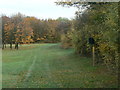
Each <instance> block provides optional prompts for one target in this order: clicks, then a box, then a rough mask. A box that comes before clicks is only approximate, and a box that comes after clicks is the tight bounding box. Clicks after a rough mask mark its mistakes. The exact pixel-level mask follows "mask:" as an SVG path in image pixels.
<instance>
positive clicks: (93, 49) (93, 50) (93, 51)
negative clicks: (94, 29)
mask: <svg viewBox="0 0 120 90" xmlns="http://www.w3.org/2000/svg"><path fill="white" fill-rule="evenodd" d="M92 54H93V66H95V46H94V45H93V47H92Z"/></svg>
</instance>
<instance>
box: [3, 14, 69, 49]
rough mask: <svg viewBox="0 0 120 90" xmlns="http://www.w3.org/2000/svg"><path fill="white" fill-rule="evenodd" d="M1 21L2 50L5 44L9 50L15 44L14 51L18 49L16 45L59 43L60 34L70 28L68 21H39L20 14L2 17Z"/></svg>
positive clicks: (62, 19)
mask: <svg viewBox="0 0 120 90" xmlns="http://www.w3.org/2000/svg"><path fill="white" fill-rule="evenodd" d="M2 20H3V24H2V31H3V32H2V38H3V39H2V42H3V49H4V48H5V46H6V44H10V48H11V49H12V48H13V47H12V44H15V49H18V46H19V45H18V44H25V43H38V42H49V43H55V42H60V37H61V33H66V31H68V30H69V29H70V26H71V24H70V20H68V19H64V18H59V19H56V20H53V19H46V20H40V19H37V18H35V17H29V16H25V15H22V14H21V13H18V14H16V15H13V16H11V17H7V16H5V15H3V16H2Z"/></svg>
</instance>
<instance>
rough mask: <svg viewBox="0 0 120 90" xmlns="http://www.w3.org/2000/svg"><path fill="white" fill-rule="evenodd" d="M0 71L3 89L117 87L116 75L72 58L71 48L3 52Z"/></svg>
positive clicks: (87, 60)
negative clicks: (0, 69)
mask: <svg viewBox="0 0 120 90" xmlns="http://www.w3.org/2000/svg"><path fill="white" fill-rule="evenodd" d="M29 47H30V48H29ZM5 53H7V54H5ZM10 55H11V57H10ZM19 55H20V56H19ZM7 56H9V57H7ZM14 56H15V57H16V59H15V58H14V59H13V57H14ZM17 56H18V57H17ZM3 70H4V71H3V87H6V88H9V87H15V88H16V87H19V88H60V87H61V88H102V87H111V88H112V87H113V88H114V87H117V76H115V75H111V74H109V73H108V71H107V70H106V68H105V67H103V66H95V67H93V66H92V59H91V58H86V57H80V56H79V55H75V53H74V50H73V49H62V48H60V46H59V44H37V45H36V44H35V45H28V46H26V45H22V46H21V47H20V50H18V51H17V50H13V51H10V50H8V49H6V50H4V51H3ZM12 83H14V84H12Z"/></svg>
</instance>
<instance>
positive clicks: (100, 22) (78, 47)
mask: <svg viewBox="0 0 120 90" xmlns="http://www.w3.org/2000/svg"><path fill="white" fill-rule="evenodd" d="M64 4H67V3H64ZM67 5H69V4H67ZM85 5H90V7H89V8H88V9H87V10H85V11H84V12H83V13H80V12H76V19H75V20H74V21H73V22H74V30H72V31H71V35H67V36H64V37H66V39H67V40H66V39H64V42H65V40H66V42H65V43H64V44H65V45H66V43H67V42H68V41H69V40H71V41H69V42H70V44H71V42H72V45H73V46H74V48H75V51H76V53H78V54H80V55H84V56H91V55H92V45H90V44H89V42H88V39H89V38H90V37H92V38H94V40H95V45H94V46H95V58H96V59H95V63H96V64H99V63H104V64H105V65H106V66H107V67H108V69H109V70H112V71H117V70H118V60H119V53H118V45H119V44H118V38H119V35H118V31H119V28H118V3H85ZM83 7H84V6H83ZM85 7H86V6H85ZM69 33H70V32H69ZM70 36H72V37H71V39H68V38H67V37H70ZM68 47H69V44H68Z"/></svg>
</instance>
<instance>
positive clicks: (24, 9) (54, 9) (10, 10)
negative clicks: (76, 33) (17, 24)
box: [0, 0, 77, 19]
mask: <svg viewBox="0 0 120 90" xmlns="http://www.w3.org/2000/svg"><path fill="white" fill-rule="evenodd" d="M55 1H57V0H0V14H6V15H7V16H11V15H13V14H16V13H18V12H20V13H22V14H25V15H27V16H35V17H37V18H41V19H47V18H53V19H56V18H58V17H66V18H74V16H75V11H76V10H77V8H75V7H70V8H66V7H62V6H58V5H56V4H55V3H54V2H55Z"/></svg>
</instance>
